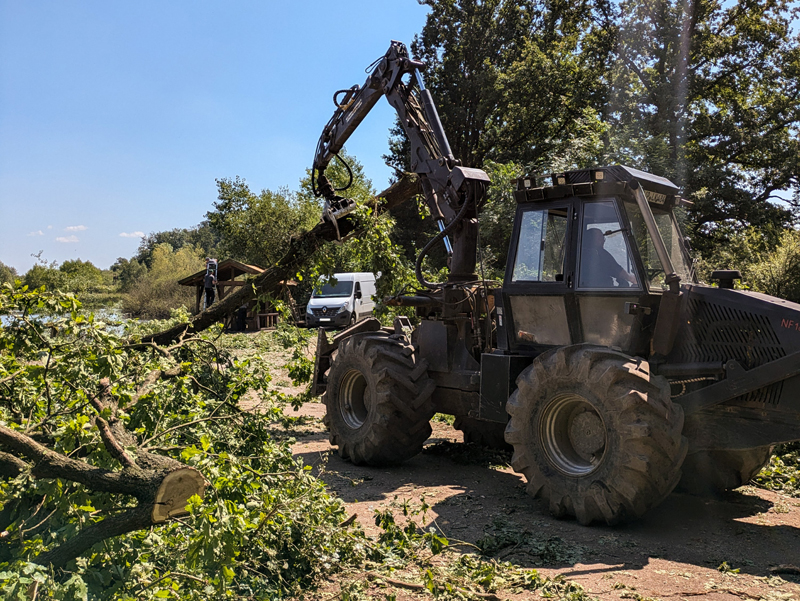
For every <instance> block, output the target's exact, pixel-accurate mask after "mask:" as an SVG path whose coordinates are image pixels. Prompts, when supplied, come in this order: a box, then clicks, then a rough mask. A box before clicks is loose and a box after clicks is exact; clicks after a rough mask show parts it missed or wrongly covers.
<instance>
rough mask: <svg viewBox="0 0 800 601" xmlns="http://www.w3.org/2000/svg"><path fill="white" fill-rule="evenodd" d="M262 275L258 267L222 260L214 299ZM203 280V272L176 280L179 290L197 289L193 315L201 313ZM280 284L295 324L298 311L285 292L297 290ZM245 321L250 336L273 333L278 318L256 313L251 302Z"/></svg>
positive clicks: (228, 322)
mask: <svg viewBox="0 0 800 601" xmlns="http://www.w3.org/2000/svg"><path fill="white" fill-rule="evenodd" d="M263 271H264V270H263V269H261V267H258V266H257V265H247V264H246V263H240V262H239V261H234V260H233V259H225V260H224V261H221V262H220V263H219V264H218V265H217V299H218V300H220V301H221V300H222V299H224V298H225V297H226V296H228V295H229V294H231V293H232V292H233V291H234V290H236V289H237V288H238V287H239V286H244V285H245V284H246V283H247V282H246V279H245V278H246V277H247V276H248V275H253V276H257V275H258V274H260V273H263ZM205 276H206V270H205V269H204V270H202V271H198V272H197V273H194V274H192V275H190V276H188V277H185V278H183V279H182V280H178V284H180V285H181V286H194V287H195V288H196V290H197V295H196V298H195V313H200V310H201V308H202V307H201V306H202V303H203V294H204V284H203V282H204V278H205ZM281 284H282V291H283V293H284V294H283V295H284V296H285V297H286V300H287V302H288V303H289V307H290V309H291V310H292V316H293V317H294V318H295V320H297V308H296V306H295V304H294V299H293V298H292V294H291V292H290V291H289V288H288V287H289V286H296V285H297V282H292V281H284V282H281ZM242 308H245V307H240V308H239V309H242ZM237 312H238V309H237V310H235V311H234V312H232V313H230V314H228V315H226V316H225V327H227V328H230V329H234V326H235V324H236V313H237ZM245 319H246V326H247V330H248V331H251V332H257V331H259V330H262V329H265V328H266V329H272V328H274V327H276V326H277V325H278V319H279V315H278V312H277V311H276V310H275V309H274V307H261V308H260V309H259V303H258V301H257V300H251V301H249V302H248V303H247V306H246V318H245Z"/></svg>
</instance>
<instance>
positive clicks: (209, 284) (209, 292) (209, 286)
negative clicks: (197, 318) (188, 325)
mask: <svg viewBox="0 0 800 601" xmlns="http://www.w3.org/2000/svg"><path fill="white" fill-rule="evenodd" d="M216 285H217V276H215V275H214V274H213V273H210V272H209V273H206V276H205V278H203V286H205V289H206V308H208V307H210V306H211V305H213V304H214V288H215V287H216Z"/></svg>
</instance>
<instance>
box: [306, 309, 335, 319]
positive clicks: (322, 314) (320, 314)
mask: <svg viewBox="0 0 800 601" xmlns="http://www.w3.org/2000/svg"><path fill="white" fill-rule="evenodd" d="M311 310H312V311H313V312H314V315H316V316H317V317H333V316H334V315H336V313H337V311H339V309H338V308H333V309H327V311H323V310H322V309H311Z"/></svg>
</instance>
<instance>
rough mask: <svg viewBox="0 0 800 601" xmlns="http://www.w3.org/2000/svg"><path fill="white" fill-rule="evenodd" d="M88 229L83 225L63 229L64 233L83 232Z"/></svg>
mask: <svg viewBox="0 0 800 601" xmlns="http://www.w3.org/2000/svg"><path fill="white" fill-rule="evenodd" d="M86 229H89V228H87V227H86V226H85V225H70V226H69V227H65V228H64V231H65V232H82V231H83V230H86Z"/></svg>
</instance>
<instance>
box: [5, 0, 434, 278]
mask: <svg viewBox="0 0 800 601" xmlns="http://www.w3.org/2000/svg"><path fill="white" fill-rule="evenodd" d="M426 13H427V9H426V8H425V7H422V6H420V5H419V4H418V3H417V2H416V0H394V1H391V0H349V1H347V2H329V1H328V2H326V1H318V0H306V1H305V2H273V1H267V0H264V1H261V2H255V1H242V0H238V1H236V2H201V1H193V2H189V1H170V2H163V1H162V2H148V1H141V0H139V1H137V2H107V1H106V2H99V1H98V2H89V1H83V2H78V1H75V2H57V1H49V2H46V1H30V2H23V1H21V0H17V1H8V0H0V261H2V262H3V263H6V264H7V265H11V266H13V267H15V268H16V269H17V270H18V271H19V272H20V273H24V272H25V271H27V269H29V268H30V266H31V265H32V264H33V263H34V261H35V259H34V258H33V257H31V254H32V253H37V252H38V251H40V250H41V251H43V255H42V256H43V258H45V259H47V260H50V261H53V260H55V261H59V262H62V261H64V260H65V259H72V258H81V259H84V260H90V261H92V262H93V263H94V264H95V265H97V266H98V267H101V268H107V267H109V266H110V265H111V263H113V262H114V261H115V260H116V258H117V257H130V256H131V255H133V254H134V252H135V251H136V248H137V246H138V244H139V235H140V233H142V232H143V233H148V232H152V231H161V230H167V229H172V228H175V227H189V226H193V225H196V224H197V223H198V222H200V220H202V219H203V215H204V214H205V212H206V211H208V210H209V209H211V208H212V203H213V202H214V200H216V185H215V183H214V180H215V179H216V178H222V177H234V176H237V175H239V176H241V177H243V178H245V179H246V180H247V182H248V184H249V185H250V187H251V189H253V190H254V191H259V190H261V189H262V188H270V189H277V188H279V187H282V186H288V187H289V188H293V189H296V188H297V184H298V182H299V180H300V179H301V178H302V177H303V175H304V173H305V169H306V168H308V167H309V166H310V163H311V160H312V158H313V153H314V148H315V146H316V142H317V139H318V138H319V135H320V132H321V131H322V127H323V126H324V125H325V123H326V122H327V120H328V119H329V118H330V115H331V114H332V112H333V109H334V107H333V103H332V101H331V97H332V94H333V92H334V91H335V90H337V89H340V88H346V87H350V86H351V85H353V84H355V83H358V84H361V83H363V81H364V79H365V77H366V74H365V72H364V68H365V67H366V66H367V65H369V64H370V63H371V62H372V61H373V60H374V59H375V58H377V57H378V56H380V55H382V54H383V53H384V52H385V51H386V49H387V48H388V46H389V42H390V40H392V39H397V40H401V41H405V42H406V43H409V42H410V41H411V39H412V37H413V35H414V34H415V33H417V32H419V31H420V29H421V28H422V26H423V24H424V22H425V15H426ZM392 123H393V113H392V110H391V108H390V107H389V105H388V104H387V103H385V102H382V103H380V104H379V105H378V106H377V107H376V109H375V110H374V111H373V113H372V114H371V115H370V116H369V117H368V118H367V120H366V121H365V122H364V123H363V125H362V126H361V128H360V129H359V130H358V131H357V132H356V133H355V135H354V136H353V138H351V141H350V142H349V143H348V145H347V148H348V152H350V153H352V154H354V155H355V156H357V157H358V159H359V160H360V161H361V162H362V163H363V164H364V166H365V171H366V174H367V176H368V177H370V178H371V179H372V181H373V184H374V186H375V187H376V188H378V189H382V188H383V187H384V186H385V184H386V183H387V182H388V178H389V176H390V170H389V169H388V168H387V167H386V166H385V165H384V164H383V160H382V159H381V155H382V154H384V153H385V152H386V151H387V138H388V130H389V128H390V127H391V125H392Z"/></svg>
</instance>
